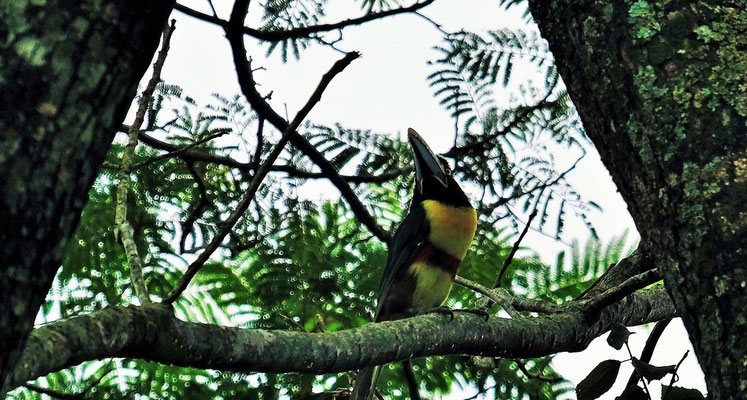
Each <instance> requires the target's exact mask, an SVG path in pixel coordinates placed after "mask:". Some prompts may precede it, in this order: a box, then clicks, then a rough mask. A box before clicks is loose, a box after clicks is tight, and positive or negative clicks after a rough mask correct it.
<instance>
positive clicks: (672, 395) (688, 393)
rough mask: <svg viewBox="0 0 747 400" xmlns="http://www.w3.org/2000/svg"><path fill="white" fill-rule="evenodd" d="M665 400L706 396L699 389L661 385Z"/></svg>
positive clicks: (693, 398)
mask: <svg viewBox="0 0 747 400" xmlns="http://www.w3.org/2000/svg"><path fill="white" fill-rule="evenodd" d="M661 393H662V396H664V394H666V397H662V399H663V400H703V399H705V398H706V397H705V396H704V395H703V393H700V391H699V390H697V389H690V388H683V387H679V386H667V385H661Z"/></svg>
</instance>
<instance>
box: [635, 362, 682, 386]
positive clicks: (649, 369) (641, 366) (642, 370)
mask: <svg viewBox="0 0 747 400" xmlns="http://www.w3.org/2000/svg"><path fill="white" fill-rule="evenodd" d="M632 361H633V367H634V368H635V370H636V371H638V373H639V374H641V376H643V377H644V378H646V380H648V381H649V382H650V381H655V380H659V379H661V378H663V377H664V376H666V375H667V374H669V373H673V372H674V371H675V370H676V369H677V366H676V365H667V366H664V367H656V366H653V365H651V364H649V363H647V362H643V361H641V360H639V359H637V358H635V357H633V360H632Z"/></svg>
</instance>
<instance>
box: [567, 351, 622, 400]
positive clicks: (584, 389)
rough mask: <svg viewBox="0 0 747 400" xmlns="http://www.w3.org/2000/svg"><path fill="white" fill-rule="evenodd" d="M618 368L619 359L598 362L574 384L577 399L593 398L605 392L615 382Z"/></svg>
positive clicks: (588, 399)
mask: <svg viewBox="0 0 747 400" xmlns="http://www.w3.org/2000/svg"><path fill="white" fill-rule="evenodd" d="M619 370H620V361H619V360H605V361H602V362H601V363H599V365H597V366H596V367H594V369H593V370H591V372H589V375H587V376H586V378H584V380H582V381H581V382H579V384H578V386H576V396H577V397H578V400H593V399H596V398H598V397H599V396H601V395H603V394H605V393H606V392H607V391H608V390H610V388H611V387H612V385H614V384H615V379H617V372H618V371H619Z"/></svg>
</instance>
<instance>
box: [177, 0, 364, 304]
mask: <svg viewBox="0 0 747 400" xmlns="http://www.w3.org/2000/svg"><path fill="white" fill-rule="evenodd" d="M247 5H248V4H247ZM358 57H360V54H359V53H356V52H350V53H348V54H347V55H345V57H343V58H342V59H340V60H338V61H337V62H336V63H335V64H334V65H332V68H331V69H330V70H329V71H328V72H327V73H326V74H324V75H323V76H322V79H321V81H320V82H319V85H318V86H317V87H316V89H315V90H314V92H313V93H312V94H311V97H309V100H308V101H307V102H306V104H305V105H304V106H303V108H302V109H301V110H300V111H299V112H298V114H296V116H295V117H294V118H293V121H291V123H290V124H288V126H287V127H286V128H285V130H284V131H283V136H282V137H281V138H280V140H279V141H278V142H277V143H276V144H275V147H274V148H273V149H272V151H271V152H270V154H269V155H268V156H267V159H266V160H265V161H264V163H263V164H262V165H261V166H260V167H259V169H258V170H257V173H256V174H254V176H253V177H252V182H251V184H250V185H249V189H247V191H246V193H244V195H243V196H242V198H241V201H240V202H239V204H238V205H236V208H235V209H234V210H233V211H232V212H231V215H230V216H229V217H228V218H227V219H226V220H225V221H223V224H221V226H220V229H219V230H218V232H217V233H216V234H215V236H214V237H213V238H212V240H210V243H208V245H207V247H206V248H205V250H203V252H202V253H200V255H199V256H198V257H197V259H196V260H195V261H193V262H192V264H190V265H189V267H188V268H187V271H186V272H185V273H184V276H182V278H181V279H180V280H179V282H177V284H176V286H174V289H173V290H172V291H171V293H169V295H168V296H166V298H165V299H163V302H164V303H165V304H171V303H173V302H174V301H175V300H176V299H177V298H178V297H179V296H180V295H181V294H182V292H184V290H185V289H186V288H187V286H188V285H189V282H190V281H191V280H192V278H194V276H195V274H197V272H198V271H199V270H200V268H202V266H203V265H204V264H205V262H207V260H208V259H209V258H210V256H211V255H212V254H213V252H215V250H217V249H218V247H220V245H221V243H222V242H223V239H225V237H226V236H227V235H228V234H229V233H230V232H231V230H232V229H233V226H234V225H236V223H237V222H238V221H239V219H240V218H241V217H242V216H243V215H244V212H246V209H247V208H249V204H251V202H252V200H253V199H254V195H255V194H256V193H257V190H259V187H260V186H261V185H262V181H263V180H264V178H265V176H267V173H269V172H270V168H271V167H272V164H273V163H274V162H275V160H277V158H278V156H280V153H281V152H282V151H283V148H284V147H285V145H286V144H287V143H288V140H290V136H291V135H290V133H291V132H295V130H296V128H298V126H299V125H301V122H303V120H304V119H306V116H307V115H309V112H311V109H312V108H314V106H315V105H316V104H317V103H318V102H319V100H321V99H322V94H323V93H324V90H325V89H326V88H327V86H328V85H329V83H330V82H332V79H334V77H335V76H337V74H339V73H340V72H342V70H344V69H345V67H347V66H348V65H350V63H351V62H353V60H355V59H356V58H358Z"/></svg>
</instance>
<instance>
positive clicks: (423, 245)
mask: <svg viewBox="0 0 747 400" xmlns="http://www.w3.org/2000/svg"><path fill="white" fill-rule="evenodd" d="M407 133H408V140H409V142H410V145H411V146H412V151H413V153H414V158H415V160H414V162H415V187H414V189H413V194H412V202H411V203H410V208H409V211H408V213H407V215H406V216H405V218H404V219H403V220H402V223H401V224H400V225H399V227H398V228H397V231H396V232H395V234H394V237H393V238H392V241H391V242H390V244H389V254H388V256H387V261H386V268H385V269H384V275H383V277H382V279H381V284H380V286H379V295H378V301H377V305H376V312H375V314H374V322H380V321H390V320H395V319H401V318H406V317H409V316H412V315H416V314H419V313H423V312H429V311H433V310H436V309H437V308H438V307H439V306H441V305H442V304H443V302H444V301H445V300H446V298H447V297H448V295H449V292H450V291H451V287H452V285H453V282H454V277H455V276H456V273H457V270H458V269H459V265H460V264H461V262H462V259H463V258H464V256H465V254H467V250H468V249H469V247H470V244H471V243H472V238H473V237H474V235H475V229H476V228H477V213H476V211H475V209H474V208H473V207H472V205H471V204H470V201H469V198H468V197H467V195H466V194H465V193H464V191H463V190H462V188H461V187H460V186H459V184H458V183H457V182H456V180H454V178H453V177H452V176H451V172H450V170H449V169H448V165H447V164H446V161H445V160H444V159H442V158H440V157H438V156H437V155H436V154H434V153H433V151H432V150H431V149H430V147H428V144H427V143H426V142H425V141H424V140H423V138H422V137H420V135H419V134H418V133H417V132H415V130H414V129H412V128H410V129H408V131H407ZM380 369H381V366H374V367H366V368H364V369H362V370H361V371H360V372H359V373H358V377H357V379H356V382H355V387H354V388H353V392H352V395H351V400H369V399H371V398H372V396H373V395H374V393H375V391H376V382H377V380H378V377H379V373H380Z"/></svg>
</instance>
